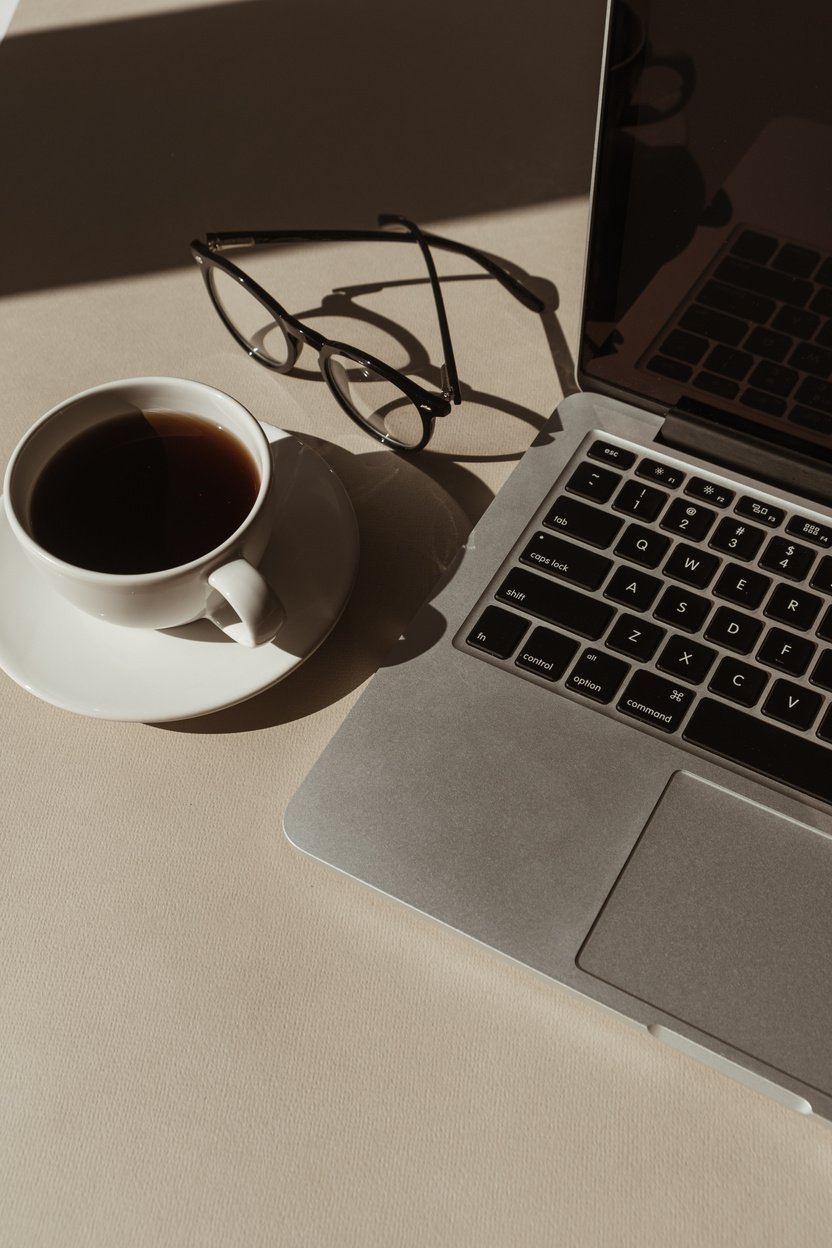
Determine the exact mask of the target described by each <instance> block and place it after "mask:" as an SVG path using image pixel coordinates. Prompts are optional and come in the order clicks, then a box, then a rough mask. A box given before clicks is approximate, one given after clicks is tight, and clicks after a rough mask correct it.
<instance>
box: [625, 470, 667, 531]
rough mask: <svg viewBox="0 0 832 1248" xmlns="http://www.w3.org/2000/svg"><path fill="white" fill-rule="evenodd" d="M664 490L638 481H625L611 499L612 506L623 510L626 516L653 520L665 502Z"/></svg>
mask: <svg viewBox="0 0 832 1248" xmlns="http://www.w3.org/2000/svg"><path fill="white" fill-rule="evenodd" d="M667 497H668V496H667V494H665V492H664V490H657V489H656V488H655V487H654V486H652V485H642V483H641V482H640V481H635V480H632V479H631V480H629V481H625V482H624V484H623V485H622V487H621V489H620V490H619V491H618V493H617V494H616V496H615V498H614V500H613V504H612V505H613V508H614V509H615V510H616V511H623V512H625V513H626V514H627V515H628V516H638V517H639V519H642V520H646V521H648V522H649V521H650V520H655V519H656V516H657V515H658V514H659V512H660V511H661V509H662V507H664V505H665V503H666V502H667Z"/></svg>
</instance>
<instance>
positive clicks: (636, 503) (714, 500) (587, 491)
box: [566, 439, 832, 549]
mask: <svg viewBox="0 0 832 1248" xmlns="http://www.w3.org/2000/svg"><path fill="white" fill-rule="evenodd" d="M587 455H588V456H589V458H590V459H594V460H596V461H597V462H600V463H608V464H612V465H614V466H615V467H616V468H618V469H619V470H620V471H622V472H627V471H629V469H631V468H632V467H633V465H635V464H636V461H637V459H638V457H637V455H636V454H635V453H634V452H633V451H630V450H628V449H627V448H626V447H623V446H618V445H617V444H616V443H614V442H606V441H603V440H601V439H597V440H596V441H595V442H593V443H592V445H591V446H590V447H589V449H588V451H587ZM635 475H636V476H637V477H640V478H642V480H647V481H652V482H653V483H654V484H658V485H663V486H665V487H666V488H667V489H669V490H676V489H678V488H679V487H680V486H681V485H683V484H684V483H685V480H686V474H685V473H683V472H682V471H680V470H679V469H678V468H675V467H674V466H672V465H670V464H664V463H661V462H659V461H658V460H655V459H649V458H643V459H642V460H640V461H639V462H638V464H637V466H636V469H635ZM620 481H621V477H620V476H619V475H618V474H617V473H614V472H603V471H599V470H596V469H593V467H592V465H590V464H586V463H584V464H581V465H580V466H579V468H578V469H576V472H575V473H574V474H573V477H572V478H570V481H569V483H568V484H567V487H566V488H567V489H568V490H570V491H571V492H572V493H574V494H579V495H580V496H581V497H583V498H588V499H590V500H592V501H593V502H597V503H606V502H608V501H609V500H610V498H611V497H612V495H613V493H614V492H615V490H616V488H617V486H618V485H619V483H620ZM625 486H626V494H625V492H624V488H622V491H621V493H620V495H619V496H618V498H617V499H616V501H615V503H614V504H613V505H614V506H615V508H616V510H619V511H627V510H629V512H630V514H631V515H636V514H639V515H642V516H644V518H645V519H646V520H648V522H649V521H651V520H654V519H655V518H656V516H657V515H658V514H659V511H660V510H661V508H662V506H663V505H664V502H665V501H666V497H667V496H666V495H662V494H661V492H660V491H654V490H651V489H649V488H648V487H641V489H640V490H639V487H638V485H637V483H636V482H635V481H632V480H630V481H628V482H626V483H625ZM684 492H685V494H686V495H687V496H688V497H689V498H696V499H699V500H700V502H703V503H708V504H710V506H712V507H716V508H718V509H720V510H724V509H725V508H726V507H730V506H731V504H732V503H734V500H735V499H736V493H735V491H734V490H731V489H728V487H727V486H723V485H720V484H719V483H718V482H716V481H708V480H707V479H706V478H704V477H696V476H691V477H689V478H687V484H686V485H685V490H684ZM734 511H735V513H736V515H738V516H742V517H743V518H744V519H746V520H754V521H755V522H756V523H757V524H761V525H763V526H764V528H766V529H776V528H779V526H780V525H781V524H782V523H783V521H784V520H785V519H786V515H787V513H786V511H785V509H784V508H782V507H776V506H774V504H772V503H768V502H765V501H764V500H762V499H759V498H753V497H752V496H751V495H745V494H743V495H740V497H739V499H737V502H736V505H735V506H734ZM650 513H652V514H650ZM786 532H787V533H788V534H789V536H790V537H798V538H801V539H802V540H803V541H806V542H809V543H810V544H811V545H813V546H820V547H821V548H823V549H826V548H830V547H832V525H823V524H818V522H817V521H815V520H810V519H809V518H808V517H806V516H792V517H791V518H790V519H789V522H788V524H787V525H786Z"/></svg>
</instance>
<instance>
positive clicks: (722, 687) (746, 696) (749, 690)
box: [708, 658, 768, 706]
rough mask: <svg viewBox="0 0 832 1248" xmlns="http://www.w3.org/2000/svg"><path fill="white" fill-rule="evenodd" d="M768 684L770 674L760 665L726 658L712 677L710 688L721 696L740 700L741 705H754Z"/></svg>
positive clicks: (731, 699) (732, 700)
mask: <svg viewBox="0 0 832 1248" xmlns="http://www.w3.org/2000/svg"><path fill="white" fill-rule="evenodd" d="M767 684H768V676H767V675H766V673H765V672H762V671H760V669H759V667H752V666H751V665H750V663H742V662H740V660H739V659H730V658H724V659H723V660H722V661H721V663H720V664H719V666H718V667H717V669H716V671H715V672H714V674H713V676H712V677H711V680H710V683H709V685H708V688H709V689H710V690H711V691H712V692H713V693H718V694H719V695H720V697H723V698H728V699H729V700H730V701H731V702H738V703H739V704H740V706H754V704H755V702H758V701H759V699H760V695H761V694H762V692H763V690H764V689H765V687H766V685H767Z"/></svg>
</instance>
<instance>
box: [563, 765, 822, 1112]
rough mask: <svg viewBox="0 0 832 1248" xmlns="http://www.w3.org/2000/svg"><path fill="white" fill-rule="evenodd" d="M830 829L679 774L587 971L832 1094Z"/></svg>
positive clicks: (623, 881)
mask: <svg viewBox="0 0 832 1248" xmlns="http://www.w3.org/2000/svg"><path fill="white" fill-rule="evenodd" d="M830 906H832V839H830V838H829V837H826V836H824V835H823V834H822V833H819V832H817V831H816V830H815V829H814V828H812V827H810V826H809V825H807V824H805V823H801V822H797V821H795V820H791V819H789V818H786V817H784V816H782V815H779V814H778V813H777V812H776V811H774V810H770V809H768V808H767V807H765V806H760V805H757V804H756V803H754V802H751V801H748V800H746V799H745V798H742V797H739V796H737V795H736V794H733V793H731V792H729V791H728V790H726V789H723V788H721V787H720V786H718V785H714V784H711V783H709V782H707V781H704V780H701V779H699V778H698V777H696V776H693V775H690V774H688V773H686V772H677V773H676V774H675V775H674V776H673V778H672V779H671V781H670V782H669V784H668V786H667V788H666V789H665V791H664V794H663V795H662V798H661V799H660V801H659V803H658V805H657V806H656V808H655V810H654V812H653V815H652V816H651V818H650V820H649V822H648V823H647V825H646V827H645V829H644V831H643V833H642V834H641V837H640V838H639V841H638V842H637V844H636V847H635V849H634V850H633V853H632V854H631V856H630V858H629V860H628V862H627V865H626V867H625V868H624V870H623V872H622V873H621V875H620V876H619V879H618V882H617V883H616V885H615V887H614V889H613V891H612V892H611V893H610V895H609V897H608V899H607V901H606V903H605V905H604V908H603V910H602V911H601V913H600V915H599V917H598V919H597V920H596V922H595V924H594V925H593V928H592V931H591V932H590V935H589V937H588V938H587V940H586V941H585V943H584V945H583V948H582V950H581V952H580V954H579V956H578V964H579V966H580V967H581V968H582V970H584V971H586V972H587V973H589V974H590V975H593V976H595V977H596V978H598V979H601V980H603V981H605V982H606V983H608V984H611V985H613V986H614V987H616V988H620V989H622V990H624V991H625V992H627V993H630V994H632V995H633V996H635V997H638V998H639V999H641V1000H642V1001H644V1002H646V1003H647V1004H649V1005H652V1006H655V1007H656V1008H657V1009H659V1010H661V1011H662V1012H663V1013H664V1014H668V1015H671V1016H672V1017H673V1018H675V1019H678V1020H680V1021H682V1022H685V1023H688V1024H690V1025H692V1026H694V1027H696V1028H698V1029H699V1030H700V1031H703V1032H705V1033H707V1034H708V1035H710V1036H711V1037H713V1038H715V1039H717V1040H720V1041H722V1042H724V1043H725V1044H727V1045H730V1046H731V1047H732V1048H734V1049H738V1050H740V1051H742V1052H743V1053H745V1054H746V1055H748V1056H749V1057H752V1058H756V1059H757V1060H759V1061H762V1062H765V1063H767V1064H768V1065H770V1066H773V1067H774V1068H776V1069H778V1070H780V1071H783V1072H786V1073H788V1074H790V1075H792V1076H796V1077H798V1078H800V1079H801V1080H803V1081H804V1082H805V1083H807V1084H809V1085H810V1086H812V1087H815V1088H817V1089H818V1090H819V1091H822V1092H825V1093H830V1092H832V994H830V992H829V967H830V966H831V965H832V927H830V924H829V911H830Z"/></svg>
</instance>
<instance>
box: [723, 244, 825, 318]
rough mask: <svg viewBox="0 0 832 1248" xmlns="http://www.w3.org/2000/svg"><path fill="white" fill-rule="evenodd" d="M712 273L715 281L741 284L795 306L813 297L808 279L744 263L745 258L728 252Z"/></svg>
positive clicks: (801, 305)
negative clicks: (731, 255) (733, 256)
mask: <svg viewBox="0 0 832 1248" xmlns="http://www.w3.org/2000/svg"><path fill="white" fill-rule="evenodd" d="M714 276H715V277H716V279H717V281H720V282H728V283H730V284H731V285H732V286H740V287H741V288H742V289H743V290H751V291H753V292H754V294H756V295H765V296H767V297H768V298H770V299H776V300H777V301H778V303H790V304H792V305H793V306H794V307H796V308H803V307H805V306H806V304H807V303H808V302H809V300H810V298H811V297H812V283H811V282H807V281H805V280H804V279H803V278H799V277H791V276H789V274H787V273H777V272H775V271H774V270H773V269H764V268H762V267H761V266H759V265H756V264H746V263H745V261H743V260H736V259H734V258H732V257H730V256H728V257H726V258H725V259H724V260H723V261H722V262H721V263H720V264H719V265H718V266H717V270H716V273H715V274H714Z"/></svg>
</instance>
